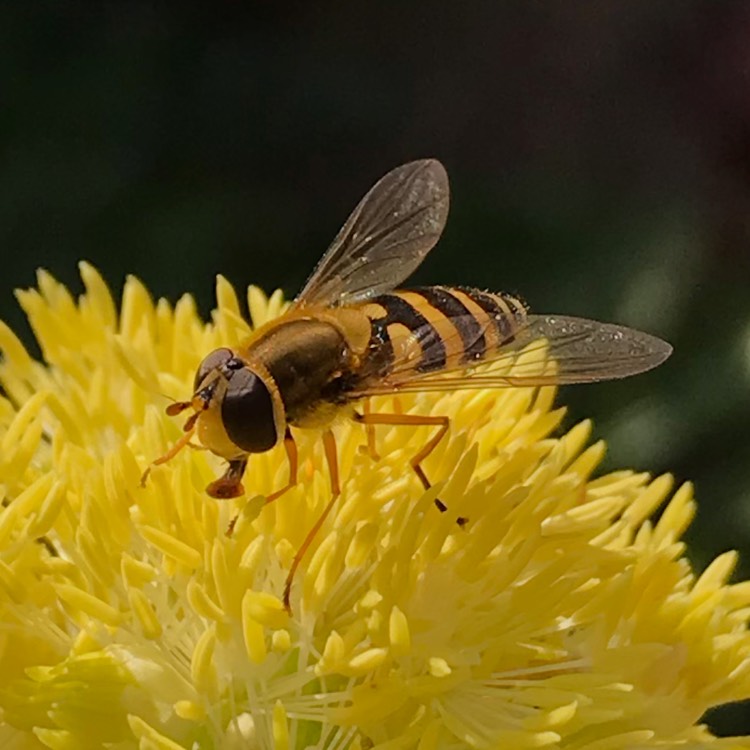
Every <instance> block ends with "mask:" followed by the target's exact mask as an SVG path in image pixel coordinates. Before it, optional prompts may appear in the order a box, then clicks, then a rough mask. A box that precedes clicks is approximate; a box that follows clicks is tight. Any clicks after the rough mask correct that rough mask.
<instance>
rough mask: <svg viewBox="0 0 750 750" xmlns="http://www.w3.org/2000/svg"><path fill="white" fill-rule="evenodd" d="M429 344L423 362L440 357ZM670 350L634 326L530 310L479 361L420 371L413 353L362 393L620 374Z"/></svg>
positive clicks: (648, 365) (649, 364)
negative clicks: (537, 312) (517, 325)
mask: <svg viewBox="0 0 750 750" xmlns="http://www.w3.org/2000/svg"><path fill="white" fill-rule="evenodd" d="M455 323H456V328H457V330H465V329H466V326H462V325H461V324H462V321H461V320H460V319H456V320H455ZM485 332H486V329H485V330H484V331H481V332H480V335H481V333H485ZM415 335H416V336H417V338H418V340H424V341H429V340H430V339H429V337H427V336H424V335H421V334H420V331H415ZM458 335H459V334H458V333H456V336H458ZM442 341H443V343H442V346H443V347H446V345H447V346H450V344H451V342H450V340H449V339H446V337H443V340H442ZM463 343H464V344H465V343H466V342H463ZM438 346H439V345H438ZM431 348H432V347H431V346H430V345H427V346H425V347H424V348H423V349H422V351H421V353H420V358H419V362H421V363H430V362H431V361H434V360H435V359H436V356H435V354H434V353H433V352H432V351H431ZM671 353H672V347H671V346H670V345H669V344H668V343H667V342H666V341H662V340H661V339H659V338H657V337H656V336H651V335H650V334H647V333H643V332H642V331H637V330H635V329H632V328H625V327H623V326H618V325H614V324H611V323H599V322H597V321H595V320H587V319H585V318H574V317H567V316H562V315H528V316H527V317H526V320H525V322H524V323H523V324H522V325H521V327H520V328H518V329H517V330H515V331H513V332H512V333H509V334H508V338H507V340H505V341H504V342H501V344H500V346H499V348H498V349H497V351H496V352H494V353H492V354H490V355H488V356H486V357H484V358H483V359H481V360H478V361H477V362H476V363H475V364H472V363H469V364H464V365H462V366H461V367H460V368H453V369H452V370H443V371H442V372H432V373H429V374H422V373H420V372H418V371H417V370H416V369H415V368H416V365H417V364H418V363H417V361H416V360H415V359H414V358H412V360H411V361H407V360H404V361H401V362H395V363H394V364H393V367H392V368H391V370H390V373H389V374H388V375H387V376H386V377H385V378H384V379H383V381H382V383H380V384H374V385H372V386H371V387H368V388H367V389H366V391H367V392H366V393H363V394H361V395H376V394H384V393H394V392H421V391H450V390H463V389H475V388H508V387H513V386H542V385H566V384H573V383H591V382H597V381H602V380H617V379H620V378H626V377H629V376H631V375H637V374H638V373H642V372H646V371H647V370H650V369H652V368H654V367H656V366H657V365H660V364H661V363H662V362H664V360H666V359H667V357H669V355H670V354H671Z"/></svg>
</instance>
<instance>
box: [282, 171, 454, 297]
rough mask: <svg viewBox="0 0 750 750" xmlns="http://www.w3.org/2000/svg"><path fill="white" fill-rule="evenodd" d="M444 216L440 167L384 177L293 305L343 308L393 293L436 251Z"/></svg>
mask: <svg viewBox="0 0 750 750" xmlns="http://www.w3.org/2000/svg"><path fill="white" fill-rule="evenodd" d="M447 216H448V175H447V174H446V172H445V168H444V167H443V165H442V164H441V163H440V162H439V161H437V160H435V159H422V160H420V161H413V162H410V163H409V164H403V165H402V166H400V167H397V168H396V169H394V170H393V171H391V172H388V174H387V175H385V177H382V178H381V179H380V180H379V181H378V182H377V183H376V184H375V185H374V186H373V187H372V188H371V189H370V191H369V192H368V193H367V195H365V197H364V198H362V200H361V201H360V202H359V204H358V205H357V207H356V208H355V209H354V211H352V214H351V216H349V218H348V219H347V220H346V223H345V224H344V226H343V227H341V230H340V231H339V233H338V234H337V235H336V239H334V241H333V243H332V244H331V246H330V247H329V248H328V251H327V252H326V253H325V255H324V256H323V258H322V259H321V261H320V263H318V266H317V267H316V269H315V271H313V274H312V276H311V277H310V278H309V279H308V281H307V283H306V284H305V286H304V288H303V289H302V291H301V292H300V294H299V296H298V297H297V299H296V300H295V305H296V306H297V307H301V306H305V305H323V306H338V305H345V304H350V303H353V302H361V301H363V300H366V299H369V298H371V297H375V296H377V295H378V294H383V293H385V292H387V291H390V290H391V289H394V288H395V287H396V286H397V285H398V284H400V283H401V282H402V281H403V280H404V279H405V278H407V277H408V276H409V275H411V273H412V272H413V271H414V270H415V269H416V268H417V266H419V264H420V263H421V262H422V261H423V260H424V258H425V256H426V255H427V253H428V252H429V251H430V250H431V249H432V247H433V246H434V245H435V243H436V242H437V240H438V238H439V237H440V235H441V233H442V231H443V227H444V226H445V221H446V218H447Z"/></svg>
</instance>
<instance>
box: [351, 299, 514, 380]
mask: <svg viewBox="0 0 750 750" xmlns="http://www.w3.org/2000/svg"><path fill="white" fill-rule="evenodd" d="M364 311H365V313H366V314H367V316H368V317H369V319H370V326H371V338H370V347H369V352H370V354H369V358H370V362H368V364H369V365H370V367H368V368H367V369H370V370H371V371H373V372H377V374H378V375H387V374H388V373H389V372H391V371H392V369H393V365H394V363H395V362H398V363H399V367H401V368H403V367H404V366H405V363H407V366H409V367H411V368H412V369H413V370H414V371H415V372H418V373H428V372H435V371H438V370H444V369H453V368H456V367H461V366H463V365H465V366H470V365H471V364H476V363H478V362H481V361H482V360H483V359H484V358H485V357H487V356H488V355H490V354H492V353H494V352H495V351H497V349H498V348H499V347H500V346H503V345H507V344H509V343H510V342H512V341H513V338H514V336H515V333H516V331H517V330H518V328H519V327H520V326H521V325H522V323H523V321H524V320H525V317H526V309H525V308H524V306H523V303H522V302H521V301H520V300H518V299H516V298H515V297H511V296H510V295H501V294H493V293H491V292H483V291H480V290H478V289H467V288H458V287H444V286H430V287H422V288H417V289H411V290H404V291H398V292H393V293H391V294H384V295H381V296H379V297H376V298H375V299H373V300H372V302H371V303H369V304H368V305H367V306H366V307H365V310H364Z"/></svg>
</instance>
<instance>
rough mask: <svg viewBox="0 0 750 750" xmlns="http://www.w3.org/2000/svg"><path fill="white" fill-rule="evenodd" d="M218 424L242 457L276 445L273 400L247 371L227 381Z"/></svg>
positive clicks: (264, 385)
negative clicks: (222, 427) (242, 454)
mask: <svg viewBox="0 0 750 750" xmlns="http://www.w3.org/2000/svg"><path fill="white" fill-rule="evenodd" d="M221 421H222V422H223V424H224V429H225V430H226V431H227V435H228V436H229V439H230V440H231V441H232V442H233V443H234V444H235V445H236V446H237V447H238V448H241V449H242V450H243V451H245V452H246V453H262V452H263V451H267V450H269V449H270V448H273V446H274V445H276V441H277V438H278V435H277V434H276V420H275V419H274V414H273V399H272V398H271V394H270V392H269V390H268V388H267V387H266V384H265V383H264V382H263V381H262V380H261V379H260V378H259V377H258V376H257V375H256V374H255V373H254V372H253V371H252V370H250V369H249V368H247V367H244V368H243V369H242V370H238V371H237V372H235V374H234V375H233V376H232V379H231V380H230V381H229V385H228V387H227V390H226V393H225V394H224V398H223V399H222V402H221Z"/></svg>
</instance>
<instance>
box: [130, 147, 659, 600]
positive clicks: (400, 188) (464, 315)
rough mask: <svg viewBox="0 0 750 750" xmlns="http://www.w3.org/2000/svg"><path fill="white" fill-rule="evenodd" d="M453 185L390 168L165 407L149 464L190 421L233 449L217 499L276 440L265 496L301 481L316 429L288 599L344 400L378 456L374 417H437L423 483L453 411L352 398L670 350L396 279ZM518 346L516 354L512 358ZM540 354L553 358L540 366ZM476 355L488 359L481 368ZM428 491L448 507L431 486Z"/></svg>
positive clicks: (502, 301)
mask: <svg viewBox="0 0 750 750" xmlns="http://www.w3.org/2000/svg"><path fill="white" fill-rule="evenodd" d="M448 192H449V191H448V176H447V174H446V172H445V169H444V168H443V166H442V164H441V163H440V162H439V161H436V160H434V159H424V160H420V161H414V162H411V163H409V164H404V165H402V166H400V167H397V168H396V169H394V170H393V171H391V172H389V173H388V174H386V175H385V176H384V177H383V178H382V179H381V180H380V181H379V182H377V183H376V184H375V186H374V187H372V188H371V189H370V191H369V192H368V193H367V194H366V195H365V197H364V198H363V199H362V200H361V201H360V203H359V204H358V205H357V207H356V208H355V209H354V211H353V212H352V214H351V215H350V216H349V218H348V219H347V221H346V223H345V224H344V226H343V227H342V228H341V230H340V231H339V233H338V235H337V236H336V238H335V239H334V241H333V244H332V245H331V246H330V248H329V249H328V251H327V252H326V253H325V255H324V256H323V258H322V260H321V261H320V263H319V264H318V266H317V268H316V269H315V271H314V272H313V274H312V276H311V277H310V278H309V280H308V281H307V283H306V284H305V286H304V288H303V289H302V291H301V292H300V294H299V296H298V297H297V298H296V299H295V300H294V302H293V303H292V305H291V307H290V308H289V309H288V310H287V311H286V312H285V313H284V314H283V315H281V316H280V317H279V318H277V319H276V320H273V321H271V322H269V323H267V324H266V325H264V326H262V327H260V328H259V329H258V330H256V331H255V332H254V333H253V334H252V336H251V338H250V340H249V341H247V342H246V343H244V344H242V345H241V346H237V347H236V348H233V349H229V348H221V349H217V350H215V351H213V352H211V353H210V354H208V356H206V358H205V359H204V360H203V361H202V362H201V364H200V366H199V367H198V370H197V372H196V374H195V381H194V387H193V396H192V398H191V399H190V400H189V401H181V402H177V403H173V404H171V405H170V406H168V407H167V414H169V415H171V416H174V415H176V414H179V413H180V412H182V411H184V410H186V409H192V410H193V413H192V415H191V416H190V417H189V418H188V420H187V423H186V424H185V427H184V430H185V434H184V436H183V437H182V438H181V439H180V440H178V441H177V442H176V443H175V445H174V446H173V447H172V448H171V449H170V450H169V451H168V452H167V453H166V454H164V455H163V456H162V457H160V458H158V459H157V460H156V461H154V462H153V463H154V464H161V463H164V462H166V461H168V460H170V459H171V458H172V457H174V456H175V455H176V454H177V453H178V451H180V450H181V449H182V448H183V447H184V446H186V445H188V444H189V442H190V440H191V438H192V437H193V435H194V434H196V433H197V436H198V439H199V440H200V443H201V444H202V446H204V447H205V448H207V449H208V450H210V451H211V452H213V453H214V454H216V455H218V456H220V457H222V458H224V459H226V460H227V462H228V468H227V470H226V473H225V474H224V475H223V476H222V477H220V478H219V479H216V480H215V481H213V482H211V484H209V485H208V487H207V488H206V491H207V493H208V494H209V495H210V496H212V497H215V498H234V497H238V496H240V495H242V494H243V493H244V488H243V486H242V477H243V474H244V473H245V467H246V466H247V462H248V457H249V456H250V455H251V454H253V453H262V452H264V451H268V450H270V449H271V448H273V447H274V446H276V445H277V444H278V443H280V442H283V444H284V446H285V449H286V453H287V457H288V461H289V480H288V482H287V484H286V485H284V486H283V487H282V488H280V489H278V490H277V491H275V492H273V493H272V494H271V495H268V497H267V498H266V502H267V503H270V502H273V501H274V500H276V499H277V498H279V497H280V496H281V495H283V494H284V493H285V492H286V491H287V490H289V489H290V488H291V487H293V486H294V485H295V484H296V483H297V466H298V462H297V449H296V446H295V442H294V437H293V434H292V431H291V428H301V429H306V428H315V429H321V430H322V434H323V444H324V448H325V455H326V459H327V462H328V468H329V473H330V480H331V500H330V501H329V503H328V505H327V506H326V508H325V510H324V511H323V513H322V515H321V517H320V518H319V519H318V521H317V522H316V523H315V525H314V526H313V528H312V529H311V530H310V532H309V533H308V535H307V537H306V539H305V540H304V542H303V544H302V545H301V547H300V548H299V550H298V551H297V554H296V556H295V557H294V560H293V562H292V565H291V568H290V571H289V574H288V577H287V580H286V584H285V587H284V604H285V606H286V607H287V609H289V606H290V605H289V600H290V593H291V585H292V580H293V578H294V574H295V571H296V569H297V567H298V566H299V563H300V560H301V559H302V557H303V555H304V554H305V551H306V550H307V548H308V547H309V545H310V543H311V541H312V540H313V538H314V535H315V534H316V532H317V531H318V530H319V529H320V527H321V526H322V524H323V522H324V521H325V519H326V517H327V516H328V514H329V513H330V511H331V508H332V507H333V504H334V502H335V500H336V498H337V497H338V495H339V493H340V486H339V477H338V468H337V451H336V444H335V441H334V437H333V433H332V432H331V429H330V427H331V424H332V422H333V421H334V419H335V418H337V417H339V416H341V414H342V412H343V413H344V414H345V415H348V416H350V417H351V418H353V419H354V420H355V421H357V422H359V423H361V424H363V425H365V427H366V430H367V441H368V446H369V447H370V451H371V454H372V455H373V456H375V455H376V454H375V450H374V435H373V428H374V427H375V426H376V425H412V426H417V425H428V426H434V427H435V428H436V429H435V433H434V435H433V436H432V438H431V439H430V440H429V441H428V442H427V443H426V444H425V445H424V446H423V448H422V449H421V450H420V451H419V452H418V453H417V454H416V455H415V456H414V457H413V458H412V459H411V466H412V468H413V470H414V472H415V473H416V475H417V477H418V478H419V480H420V481H421V483H422V485H423V486H424V487H425V489H427V488H429V487H430V481H429V479H428V478H427V475H426V474H425V472H424V470H423V468H422V463H423V461H424V460H425V459H426V458H427V457H428V456H429V455H430V453H432V451H433V450H434V449H435V447H436V446H437V445H438V443H439V442H440V441H441V440H442V439H443V437H444V436H445V434H446V433H447V431H448V429H449V418H448V417H446V416H439V415H415V414H381V413H371V412H370V411H369V410H368V409H364V410H363V411H358V410H356V409H355V406H356V405H357V404H358V403H359V402H363V400H364V399H367V398H368V397H370V396H376V395H381V394H394V393H402V392H415V391H435V390H440V391H445V390H457V389H465V388H502V387H508V386H530V385H532V386H540V385H551V384H564V383H583V382H592V381H599V380H610V379H615V378H623V377H627V376H629V375H635V374H636V373H640V372H644V371H646V370H649V369H651V368H652V367H655V366H657V365H658V364H660V363H661V362H663V361H664V360H665V359H666V358H667V357H668V356H669V354H670V353H671V351H672V348H671V346H670V345H669V344H667V343H666V342H664V341H662V340H660V339H658V338H655V337H654V336H650V335H648V334H646V333H641V332H640V331H635V330H632V329H629V328H623V327H621V326H617V325H611V324H607V323H597V322H595V321H592V320H586V319H583V318H572V317H565V316H559V315H531V314H529V313H528V311H527V310H526V307H525V306H524V304H523V303H522V302H521V301H520V300H518V299H517V298H515V297H512V296H510V295H507V294H499V293H493V292H487V291H480V290H478V289H469V288H463V287H447V286H430V287H422V288H414V289H411V290H408V291H407V290H398V291H394V290H395V288H396V286H397V285H398V284H400V283H401V282H402V281H404V280H405V279H406V278H407V277H408V276H409V275H410V274H411V273H412V272H413V271H414V270H415V269H416V268H417V266H419V264H420V263H421V262H422V261H423V260H424V258H425V256H426V255H427V253H428V252H429V251H430V250H431V249H432V247H433V246H434V245H435V243H436V242H437V240H438V238H439V237H440V234H441V233H442V231H443V227H444V226H445V222H446V218H447V216H448ZM521 349H524V350H525V356H524V359H523V360H519V362H518V363H516V364H515V365H514V366H513V368H512V369H510V370H509V369H508V367H507V365H508V363H509V362H511V361H514V360H515V358H516V357H517V354H518V352H519V350H521ZM545 362H552V363H553V367H552V368H551V369H550V368H545V367H540V363H542V364H543V363H545ZM493 363H494V365H496V366H497V367H498V368H499V369H497V371H496V372H494V373H493V367H492V364H493ZM503 363H504V364H505V365H506V367H501V365H502V364H503ZM478 365H490V366H489V367H488V368H482V370H481V372H476V368H477V366H478ZM145 477H146V475H144V480H145ZM436 504H437V506H438V508H439V509H440V510H442V511H444V510H446V507H445V505H443V503H442V502H441V501H440V500H439V499H438V500H436Z"/></svg>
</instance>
